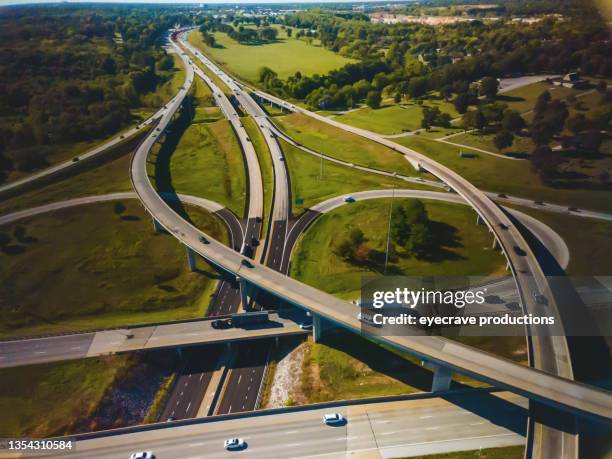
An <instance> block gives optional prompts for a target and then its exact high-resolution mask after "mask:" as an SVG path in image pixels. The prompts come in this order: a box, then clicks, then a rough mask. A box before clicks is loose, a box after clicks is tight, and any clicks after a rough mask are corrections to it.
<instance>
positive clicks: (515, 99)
mask: <svg viewBox="0 0 612 459" xmlns="http://www.w3.org/2000/svg"><path fill="white" fill-rule="evenodd" d="M544 91H548V92H550V96H551V97H552V98H553V99H563V98H565V97H567V96H569V95H570V94H580V93H581V92H582V91H577V90H575V89H570V88H564V87H560V86H555V85H553V84H549V83H546V82H545V81H541V82H539V83H532V84H529V85H527V86H523V87H522V88H518V89H514V90H512V91H508V92H505V93H503V94H499V95H498V96H497V100H498V101H500V102H504V103H507V104H508V108H511V109H512V110H516V111H518V112H520V113H523V112H527V111H530V110H532V109H533V106H534V105H535V103H536V100H537V99H538V96H539V95H540V94H542V93H543V92H544Z"/></svg>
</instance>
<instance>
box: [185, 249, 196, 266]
mask: <svg viewBox="0 0 612 459" xmlns="http://www.w3.org/2000/svg"><path fill="white" fill-rule="evenodd" d="M186 249H187V266H189V271H191V272H194V271H195V270H196V260H195V252H194V251H193V250H191V247H186Z"/></svg>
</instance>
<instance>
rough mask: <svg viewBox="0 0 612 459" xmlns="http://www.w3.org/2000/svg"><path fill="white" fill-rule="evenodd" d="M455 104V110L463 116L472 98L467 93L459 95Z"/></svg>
mask: <svg viewBox="0 0 612 459" xmlns="http://www.w3.org/2000/svg"><path fill="white" fill-rule="evenodd" d="M453 104H454V105H455V110H457V112H459V113H461V114H463V113H465V112H466V111H467V109H468V107H469V105H470V96H469V95H468V94H467V93H465V92H462V93H460V94H457V97H455V100H454V101H453Z"/></svg>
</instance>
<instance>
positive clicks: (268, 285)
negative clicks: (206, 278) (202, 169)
mask: <svg viewBox="0 0 612 459" xmlns="http://www.w3.org/2000/svg"><path fill="white" fill-rule="evenodd" d="M189 84H191V81H190V80H189ZM183 97H184V94H183ZM181 102H182V100H176V101H175V106H174V107H173V108H174V110H176V109H177V108H178V106H179V105H180V103H181ZM171 116H172V115H165V116H164V117H162V119H161V120H160V125H161V126H162V128H164V129H165V127H166V126H167V124H168V122H169V120H170V118H171ZM153 142H154V139H152V138H151V137H150V136H149V137H148V138H147V139H145V141H144V142H143V143H142V144H141V146H140V147H139V148H138V149H137V151H136V153H135V155H134V158H133V160H132V164H131V176H132V183H133V185H134V188H135V190H136V192H137V193H138V195H139V197H140V199H141V201H142V202H143V204H144V206H145V207H146V209H147V210H148V211H149V212H150V213H151V214H152V215H154V216H155V218H156V219H157V220H158V221H159V222H160V224H161V225H163V226H164V227H165V228H166V229H167V230H168V231H169V232H170V233H171V234H174V235H175V237H177V238H178V239H179V240H180V241H181V242H183V243H184V244H186V245H188V246H189V247H191V248H192V249H193V250H195V251H196V252H197V253H199V254H200V255H202V256H203V257H204V258H206V259H208V260H209V261H211V262H212V263H214V264H215V265H217V266H219V267H220V268H222V269H225V270H227V271H229V272H233V273H235V274H236V275H238V276H241V277H242V278H244V279H245V280H246V281H247V282H249V283H250V284H252V285H254V286H257V287H258V288H262V289H264V290H267V291H269V292H272V293H274V294H275V295H277V296H280V297H281V298H283V299H285V300H286V301H288V302H289V303H292V304H294V305H296V306H299V307H302V308H304V309H308V310H310V311H311V312H313V313H315V314H318V315H320V316H321V317H322V318H325V319H329V320H331V321H332V322H334V323H336V324H337V325H340V326H343V327H345V328H347V329H349V330H352V331H355V332H358V331H359V330H361V324H360V322H359V321H358V320H357V318H356V317H355V316H354V306H353V305H352V304H350V303H348V302H344V301H342V300H339V299H337V298H335V297H333V296H331V295H328V294H326V293H324V292H321V291H320V290H317V289H314V288H312V287H309V286H307V285H305V284H302V283H300V282H298V281H295V280H294V279H290V278H288V277H286V276H284V275H282V274H280V273H278V272H276V271H274V270H271V269H269V268H267V267H265V266H263V265H260V264H259V263H253V267H252V268H250V267H247V266H244V265H243V264H242V260H243V259H244V257H243V256H241V255H240V254H237V253H235V252H234V251H232V250H230V249H228V248H227V247H225V246H223V245H222V244H220V243H218V242H217V241H214V240H211V243H210V244H208V245H203V244H201V243H200V242H199V237H200V236H201V234H202V233H201V232H200V231H199V230H198V229H197V228H195V227H193V226H192V225H190V224H189V223H188V222H185V221H184V220H182V219H181V218H180V217H179V216H178V215H177V214H176V213H174V212H173V211H172V209H171V208H170V207H169V206H168V205H167V204H166V203H165V202H164V201H163V199H161V198H160V196H159V195H158V194H157V193H156V192H155V189H154V188H153V186H152V185H151V183H150V181H149V178H148V176H147V173H146V161H147V155H148V152H149V150H150V148H151V146H152V144H153ZM485 199H486V198H485ZM492 205H493V206H494V204H492ZM497 211H498V212H501V210H499V209H498V210H497ZM502 215H503V219H504V221H507V217H506V216H505V214H503V213H502ZM508 223H510V222H508ZM521 266H522V264H521ZM525 268H527V266H525ZM380 341H382V342H385V343H387V344H389V345H391V346H393V347H395V348H397V349H401V350H404V351H406V352H410V353H413V354H416V355H418V356H420V357H422V358H425V359H427V360H431V361H433V362H439V363H442V364H444V365H448V366H449V367H450V368H452V369H454V370H456V371H460V372H462V373H467V374H470V375H473V376H475V377H477V378H478V379H483V380H486V381H488V382H490V383H493V384H495V385H499V386H501V387H505V388H508V389H511V390H513V391H516V392H519V393H521V394H524V395H527V396H529V397H531V398H534V399H539V400H541V401H544V402H546V403H549V404H554V405H558V406H565V407H568V408H571V409H576V410H579V411H582V412H585V413H591V414H593V415H596V416H601V417H604V418H612V402H611V398H610V396H609V394H607V393H606V392H605V391H602V390H600V389H596V388H593V387H590V386H585V385H581V384H578V383H575V382H572V381H570V380H568V379H564V378H559V377H556V376H554V375H550V374H547V373H545V372H542V371H538V370H535V369H531V368H525V367H523V366H521V365H518V364H515V363H513V362H509V361H507V360H505V359H502V358H499V357H495V356H493V355H491V354H488V353H486V352H482V351H479V350H476V349H474V348H471V347H469V346H464V345H461V344H459V343H454V342H451V341H449V340H445V339H442V338H438V337H433V336H427V337H385V338H380Z"/></svg>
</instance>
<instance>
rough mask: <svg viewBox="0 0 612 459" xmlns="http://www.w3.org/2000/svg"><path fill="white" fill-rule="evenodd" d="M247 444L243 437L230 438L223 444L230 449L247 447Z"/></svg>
mask: <svg viewBox="0 0 612 459" xmlns="http://www.w3.org/2000/svg"><path fill="white" fill-rule="evenodd" d="M245 445H246V443H245V442H244V440H243V439H242V438H228V439H227V440H225V441H224V442H223V446H225V449H226V450H228V451H233V450H236V449H242V448H244V447H245Z"/></svg>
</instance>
